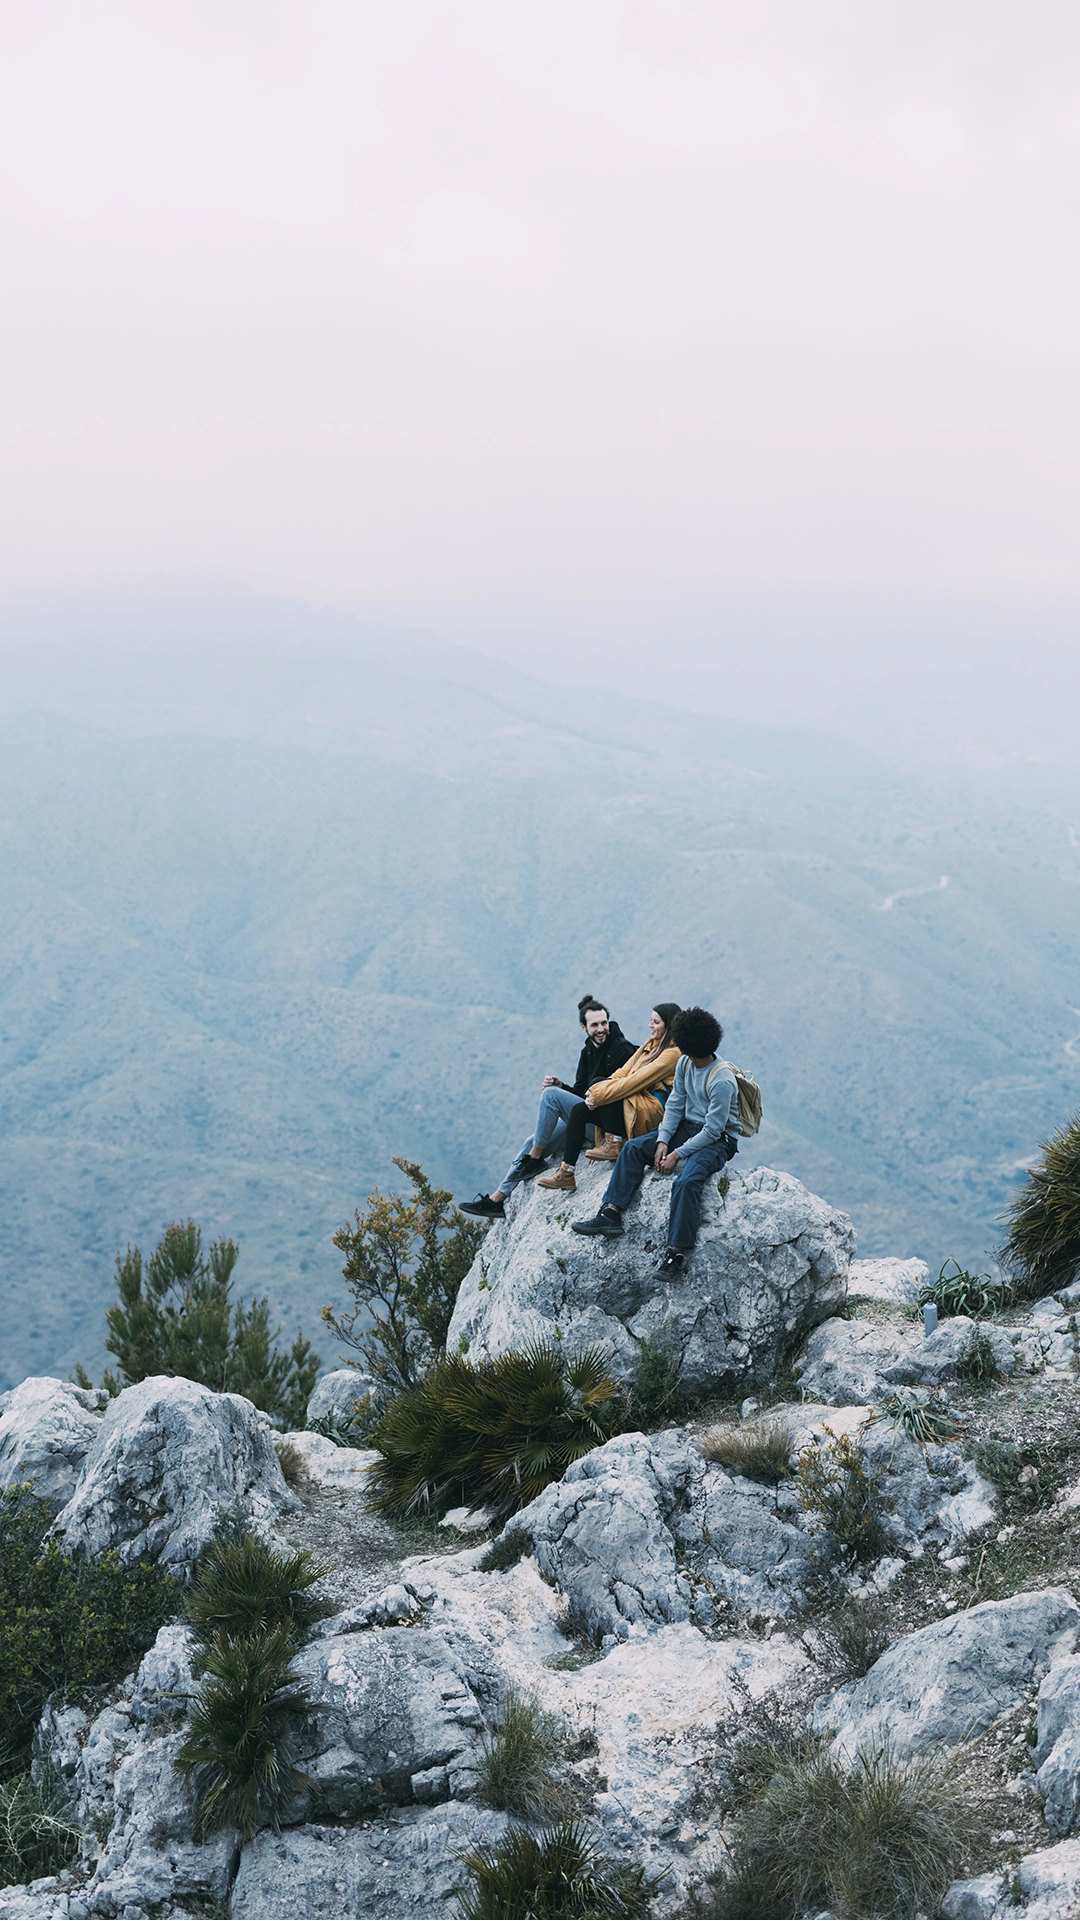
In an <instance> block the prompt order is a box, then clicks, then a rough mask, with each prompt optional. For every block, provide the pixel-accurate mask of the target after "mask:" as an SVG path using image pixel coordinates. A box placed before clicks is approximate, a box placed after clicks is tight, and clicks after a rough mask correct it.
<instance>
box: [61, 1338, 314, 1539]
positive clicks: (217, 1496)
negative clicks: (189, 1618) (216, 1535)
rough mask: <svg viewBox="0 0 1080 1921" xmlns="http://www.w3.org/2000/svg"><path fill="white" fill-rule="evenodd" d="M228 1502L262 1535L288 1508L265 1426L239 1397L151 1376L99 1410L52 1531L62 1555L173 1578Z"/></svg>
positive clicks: (290, 1500) (292, 1502) (290, 1499)
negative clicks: (160, 1567)
mask: <svg viewBox="0 0 1080 1921" xmlns="http://www.w3.org/2000/svg"><path fill="white" fill-rule="evenodd" d="M237 1502H238V1503H239V1504H240V1505H241V1506H242V1507H243V1509H244V1510H245V1512H246V1513H247V1515H248V1516H249V1517H250V1520H251V1523H252V1525H253V1526H254V1527H255V1528H256V1529H261V1530H263V1531H270V1530H271V1529H272V1526H273V1523H274V1521H275V1519H276V1518H277V1516H278V1515H279V1514H280V1513H281V1512H282V1510H283V1509H285V1508H291V1507H296V1506H297V1501H296V1497H295V1495H293V1494H290V1492H289V1490H288V1488H287V1487H286V1485H285V1477H284V1475H283V1474H282V1472H281V1467H280V1464H279V1462H278V1457H277V1454H276V1452H275V1449H274V1440H273V1430H272V1429H271V1427H270V1424H269V1422H268V1421H267V1420H266V1419H265V1417H264V1416H261V1415H260V1414H259V1413H258V1412H257V1411H256V1409H255V1408H254V1407H253V1406H252V1404H251V1402H250V1401H246V1400H244V1398H243V1396H242V1395H240V1394H214V1393H212V1392H211V1390H210V1388H208V1387H202V1386H200V1385H199V1383H198V1382H197V1381H185V1380H174V1379H173V1378H171V1377H169V1376H165V1375H154V1376H152V1377H151V1378H150V1379H149V1380H146V1381H139V1382H138V1384H137V1385H136V1386H135V1387H128V1388H125V1389H124V1392H123V1393H122V1394H119V1395H118V1396H117V1398H116V1399H115V1400H114V1401H113V1402H111V1403H110V1405H109V1407H108V1408H106V1410H105V1413H104V1414H103V1416H102V1418H101V1422H100V1425H99V1427H98V1430H97V1433H96V1435H95V1437H94V1443H93V1446H92V1447H91V1449H90V1451H89V1453H88V1454H87V1456H86V1458H85V1460H84V1462H83V1465H82V1469H81V1472H80V1474H79V1479H78V1482H77V1483H76V1487H75V1491H74V1493H73V1494H72V1496H71V1499H70V1500H69V1501H68V1503H67V1505H66V1506H65V1507H64V1508H63V1509H62V1510H61V1512H60V1513H59V1514H58V1515H57V1518H56V1521H55V1524H54V1532H55V1534H56V1535H57V1538H58V1539H59V1540H60V1541H61V1543H62V1544H63V1546H64V1548H65V1549H66V1550H67V1551H68V1552H69V1553H71V1552H74V1551H76V1550H80V1549H81V1550H83V1551H85V1552H86V1553H87V1554H89V1555H91V1556H97V1555H100V1554H103V1553H104V1552H105V1551H106V1549H107V1548H115V1549H116V1551H117V1553H118V1554H119V1556H120V1558H121V1560H122V1561H125V1562H128V1561H137V1560H141V1559H144V1558H146V1559H149V1560H152V1561H161V1562H163V1563H164V1564H165V1565H166V1566H167V1567H170V1568H172V1569H174V1570H175V1571H176V1572H178V1573H181V1574H183V1573H185V1572H186V1571H187V1570H189V1569H190V1568H191V1566H192V1564H193V1563H194V1561H195V1560H196V1558H197V1557H198V1555H199V1552H200V1550H201V1549H202V1548H203V1547H204V1546H205V1545H206V1543H207V1541H208V1540H209V1539H210V1537H211V1535H212V1534H213V1531H214V1526H215V1523H216V1521H217V1519H218V1516H219V1514H220V1512H221V1509H222V1508H225V1507H231V1506H233V1505H234V1504H235V1503H237Z"/></svg>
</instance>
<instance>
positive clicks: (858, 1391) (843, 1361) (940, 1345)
mask: <svg viewBox="0 0 1080 1921" xmlns="http://www.w3.org/2000/svg"><path fill="white" fill-rule="evenodd" d="M979 1336H985V1338H986V1339H987V1340H989V1342H990V1345H991V1347H992V1348H993V1352H994V1360H995V1363H996V1365H997V1369H998V1372H999V1374H1001V1375H1003V1376H1006V1377H1007V1376H1008V1375H1010V1374H1012V1373H1013V1371H1014V1369H1015V1367H1016V1354H1015V1350H1014V1344H1013V1339H1012V1338H1011V1337H1010V1335H1009V1333H1007V1332H1006V1330H1005V1329H1004V1328H1001V1327H997V1326H995V1325H994V1323H993V1322H992V1321H971V1320H969V1319H968V1318H967V1316H966V1315H964V1314H957V1315H954V1316H952V1317H951V1318H950V1319H949V1320H947V1321H942V1322H941V1323H940V1325H939V1326H938V1328H937V1329H936V1331H935V1332H934V1333H933V1334H929V1335H926V1334H924V1333H923V1330H922V1328H921V1327H920V1326H919V1325H918V1324H917V1323H916V1322H914V1321H912V1322H910V1323H906V1324H903V1325H901V1326H896V1325H889V1326H885V1327H882V1326H879V1325H878V1324H877V1323H876V1322H873V1321H843V1320H828V1321H824V1322H823V1323H822V1324H821V1326H820V1327H816V1328H815V1329H814V1331H813V1333H812V1334H811V1335H810V1338H809V1340H808V1341H807V1343H806V1352H805V1355H804V1356H803V1358H802V1360H801V1362H800V1364H799V1368H798V1377H799V1386H800V1388H801V1389H802V1391H803V1393H804V1394H805V1395H806V1397H807V1399H808V1400H814V1401H831V1402H833V1403H834V1404H835V1405H836V1406H840V1407H854V1406H857V1405H858V1404H859V1403H861V1402H870V1401H879V1400H882V1399H884V1398H885V1397H886V1396H887V1395H889V1394H891V1393H892V1392H893V1390H894V1389H895V1388H897V1387H919V1386H923V1387H938V1386H940V1385H941V1383H942V1382H944V1381H950V1380H955V1379H956V1377H957V1375H958V1373H959V1372H960V1369H961V1363H962V1358H963V1355H964V1352H965V1350H966V1349H967V1348H968V1347H969V1346H970V1344H971V1342H972V1341H973V1340H974V1339H976V1338H977V1337H979Z"/></svg>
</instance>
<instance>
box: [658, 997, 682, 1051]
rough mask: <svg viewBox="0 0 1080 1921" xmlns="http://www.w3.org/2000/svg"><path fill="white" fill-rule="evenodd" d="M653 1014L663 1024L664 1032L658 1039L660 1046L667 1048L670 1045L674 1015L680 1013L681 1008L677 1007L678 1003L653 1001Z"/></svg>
mask: <svg viewBox="0 0 1080 1921" xmlns="http://www.w3.org/2000/svg"><path fill="white" fill-rule="evenodd" d="M653 1013H654V1014H659V1016H660V1019H661V1020H662V1021H663V1023H664V1031H663V1034H662V1035H661V1037H660V1044H661V1046H662V1047H668V1046H670V1044H671V1023H672V1021H673V1020H674V1019H675V1016H676V1014H681V1013H682V1008H681V1007H680V1006H679V1003H678V1001H654V1002H653Z"/></svg>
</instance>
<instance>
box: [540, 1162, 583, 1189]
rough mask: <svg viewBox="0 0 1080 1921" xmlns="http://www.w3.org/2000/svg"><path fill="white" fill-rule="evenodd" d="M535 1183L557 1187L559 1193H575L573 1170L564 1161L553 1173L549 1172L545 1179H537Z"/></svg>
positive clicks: (541, 1185)
mask: <svg viewBox="0 0 1080 1921" xmlns="http://www.w3.org/2000/svg"><path fill="white" fill-rule="evenodd" d="M536 1185H537V1187H554V1188H557V1189H558V1191H559V1193H560V1194H576V1193H577V1182H576V1180H575V1179H574V1170H573V1168H572V1167H567V1165H566V1162H565V1161H564V1162H563V1164H562V1166H561V1167H560V1168H558V1169H557V1170H556V1172H555V1173H554V1174H549V1175H548V1176H547V1177H546V1179H544V1180H539V1181H537V1183H536Z"/></svg>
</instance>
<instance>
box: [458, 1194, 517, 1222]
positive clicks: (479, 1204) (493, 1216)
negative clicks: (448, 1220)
mask: <svg viewBox="0 0 1080 1921" xmlns="http://www.w3.org/2000/svg"><path fill="white" fill-rule="evenodd" d="M458 1212H459V1213H460V1214H479V1215H481V1216H482V1217H483V1219H485V1220H491V1221H505V1219H506V1209H505V1207H504V1206H503V1204H502V1202H501V1201H493V1200H492V1198H491V1195H490V1194H478V1195H477V1197H476V1199H475V1201H459V1202H458Z"/></svg>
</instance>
